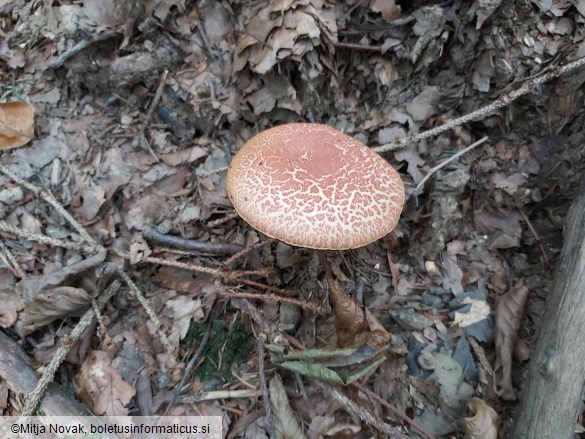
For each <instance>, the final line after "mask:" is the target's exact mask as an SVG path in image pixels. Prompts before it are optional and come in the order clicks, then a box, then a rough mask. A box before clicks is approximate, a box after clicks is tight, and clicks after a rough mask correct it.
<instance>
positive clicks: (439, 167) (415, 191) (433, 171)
mask: <svg viewBox="0 0 585 439" xmlns="http://www.w3.org/2000/svg"><path fill="white" fill-rule="evenodd" d="M487 139H488V137H487V136H485V137H482V138H481V139H479V140H478V141H477V142H475V143H472V144H471V145H469V146H468V147H467V148H465V149H462V150H461V151H459V152H458V153H457V154H455V155H453V156H452V157H449V158H448V159H447V160H445V161H444V162H441V163H439V164H438V165H437V166H435V167H433V168H431V170H430V171H429V172H428V173H427V175H425V177H424V178H423V179H422V180H421V181H420V183H419V184H418V185H417V186H416V188H415V189H414V191H412V193H413V194H416V193H417V192H418V191H419V190H420V189H421V188H422V187H423V186H424V184H425V182H426V181H427V180H428V179H429V178H431V175H433V174H434V173H435V172H437V171H438V170H439V169H441V168H443V167H444V166H447V165H448V164H449V163H451V162H452V161H453V160H455V159H457V158H459V157H461V156H462V155H463V154H465V153H466V152H468V151H471V150H472V149H473V148H475V147H477V146H479V145H481V144H482V143H484V142H485V141H486V140H487Z"/></svg>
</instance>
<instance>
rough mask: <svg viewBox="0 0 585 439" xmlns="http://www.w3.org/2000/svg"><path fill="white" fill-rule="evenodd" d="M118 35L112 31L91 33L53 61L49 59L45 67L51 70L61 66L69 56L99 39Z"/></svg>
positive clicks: (103, 39)
mask: <svg viewBox="0 0 585 439" xmlns="http://www.w3.org/2000/svg"><path fill="white" fill-rule="evenodd" d="M118 35H120V34H119V33H118V32H113V31H109V32H101V33H97V34H93V35H91V36H90V37H88V38H87V39H85V40H82V41H80V42H79V43H77V44H76V45H75V46H73V47H72V48H71V49H69V50H67V51H66V52H64V53H62V54H61V55H59V56H58V57H57V58H55V59H54V60H53V61H51V62H50V63H49V64H47V69H49V70H53V69H56V68H58V67H61V66H62V65H63V64H64V63H65V62H66V61H67V60H69V59H70V58H73V57H74V56H75V55H77V54H78V53H79V52H81V51H82V50H85V49H87V48H88V47H89V46H91V45H92V44H94V43H98V42H100V41H105V40H109V39H110V38H113V37H116V36H118Z"/></svg>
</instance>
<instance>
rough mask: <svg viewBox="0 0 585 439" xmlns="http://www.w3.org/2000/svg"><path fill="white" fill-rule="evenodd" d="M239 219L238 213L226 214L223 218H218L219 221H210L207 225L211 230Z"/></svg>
mask: <svg viewBox="0 0 585 439" xmlns="http://www.w3.org/2000/svg"><path fill="white" fill-rule="evenodd" d="M237 217H238V214H237V213H236V212H232V213H228V214H226V215H225V216H224V217H223V218H218V219H216V220H213V221H208V222H207V223H206V224H205V225H206V226H207V227H209V228H210V229H213V228H214V227H217V226H221V225H222V224H225V223H227V222H228V221H231V220H233V219H234V218H237Z"/></svg>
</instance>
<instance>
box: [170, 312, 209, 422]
mask: <svg viewBox="0 0 585 439" xmlns="http://www.w3.org/2000/svg"><path fill="white" fill-rule="evenodd" d="M215 317H216V316H215V313H214V312H213V311H211V312H210V313H209V316H208V321H207V328H206V329H205V334H203V337H202V338H201V341H200V342H199V346H197V350H196V351H195V353H194V354H193V356H192V357H191V359H190V360H189V363H187V367H186V368H185V371H184V372H183V376H182V377H181V382H179V384H178V385H177V386H176V387H175V392H174V393H173V397H172V398H171V400H170V401H169V403H168V405H167V407H166V408H165V411H164V413H163V414H162V417H163V418H164V417H165V416H166V415H167V413H168V412H169V410H170V408H171V407H172V406H173V404H174V403H175V402H176V401H177V399H178V398H179V395H180V394H181V391H182V390H183V386H184V385H185V382H186V381H187V378H189V374H190V373H191V370H192V369H193V367H195V364H196V363H197V360H198V359H199V358H200V357H201V354H203V350H204V349H205V346H207V342H208V341H209V337H210V336H211V328H212V327H213V320H214V319H215Z"/></svg>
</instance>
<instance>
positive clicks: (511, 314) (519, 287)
mask: <svg viewBox="0 0 585 439" xmlns="http://www.w3.org/2000/svg"><path fill="white" fill-rule="evenodd" d="M527 297H528V288H526V287H525V286H524V284H523V283H522V281H520V282H518V283H517V284H516V285H515V286H514V288H512V289H511V290H510V291H508V293H506V294H505V295H504V296H502V298H501V299H500V302H499V303H498V308H497V311H496V337H495V338H496V361H495V364H494V376H495V379H494V392H495V393H496V395H498V396H499V397H501V398H502V399H504V400H506V401H514V400H515V399H516V392H515V391H514V388H513V387H512V354H513V353H514V345H515V344H516V339H517V337H518V328H519V327H520V320H521V318H522V313H523V311H524V305H525V304H526V299H527Z"/></svg>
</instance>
